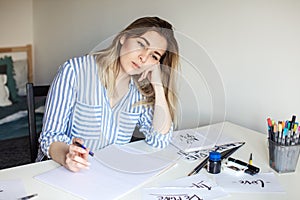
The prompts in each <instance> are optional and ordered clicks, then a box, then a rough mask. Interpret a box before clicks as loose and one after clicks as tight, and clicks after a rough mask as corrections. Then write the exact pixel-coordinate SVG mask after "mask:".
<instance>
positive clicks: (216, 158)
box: [209, 151, 221, 161]
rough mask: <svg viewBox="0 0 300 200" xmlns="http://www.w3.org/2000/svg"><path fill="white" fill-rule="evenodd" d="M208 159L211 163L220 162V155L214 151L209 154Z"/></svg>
mask: <svg viewBox="0 0 300 200" xmlns="http://www.w3.org/2000/svg"><path fill="white" fill-rule="evenodd" d="M209 159H210V160H211V161H220V160H221V154H220V153H219V152H216V151H211V152H209Z"/></svg>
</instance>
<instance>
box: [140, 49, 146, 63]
mask: <svg viewBox="0 0 300 200" xmlns="http://www.w3.org/2000/svg"><path fill="white" fill-rule="evenodd" d="M147 58H148V55H147V53H146V52H145V51H142V52H141V53H140V55H139V60H140V62H142V63H145V62H146V61H147Z"/></svg>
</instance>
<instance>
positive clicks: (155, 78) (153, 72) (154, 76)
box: [138, 64, 162, 85]
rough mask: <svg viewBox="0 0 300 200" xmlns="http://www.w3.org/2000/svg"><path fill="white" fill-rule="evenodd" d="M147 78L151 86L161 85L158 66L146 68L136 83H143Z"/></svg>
mask: <svg viewBox="0 0 300 200" xmlns="http://www.w3.org/2000/svg"><path fill="white" fill-rule="evenodd" d="M146 78H148V80H149V81H150V82H151V84H152V85H153V84H161V82H162V81H161V70H160V64H156V65H153V66H151V67H149V68H147V69H146V70H145V71H144V72H143V73H141V76H140V78H139V80H138V81H143V80H144V79H146Z"/></svg>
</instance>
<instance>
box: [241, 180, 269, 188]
mask: <svg viewBox="0 0 300 200" xmlns="http://www.w3.org/2000/svg"><path fill="white" fill-rule="evenodd" d="M239 182H240V183H241V184H244V185H247V184H248V185H260V187H262V188H263V187H265V182H264V181H263V180H261V179H258V180H253V181H249V180H240V181H239Z"/></svg>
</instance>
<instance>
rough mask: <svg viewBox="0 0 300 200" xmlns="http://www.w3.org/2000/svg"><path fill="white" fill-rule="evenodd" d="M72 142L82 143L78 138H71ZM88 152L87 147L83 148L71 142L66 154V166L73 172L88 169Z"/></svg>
mask: <svg viewBox="0 0 300 200" xmlns="http://www.w3.org/2000/svg"><path fill="white" fill-rule="evenodd" d="M73 142H79V143H80V144H82V143H83V141H82V140H81V139H79V138H75V139H73ZM88 152H89V149H83V148H82V147H78V146H77V145H75V144H71V145H70V146H69V153H67V155H66V165H67V166H66V167H67V168H68V169H69V170H71V171H74V172H77V171H79V170H80V169H88V168H89V166H90V163H89V162H88V155H89V154H88Z"/></svg>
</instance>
